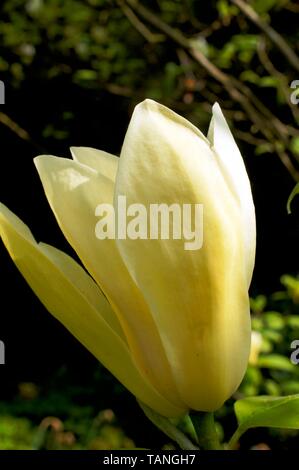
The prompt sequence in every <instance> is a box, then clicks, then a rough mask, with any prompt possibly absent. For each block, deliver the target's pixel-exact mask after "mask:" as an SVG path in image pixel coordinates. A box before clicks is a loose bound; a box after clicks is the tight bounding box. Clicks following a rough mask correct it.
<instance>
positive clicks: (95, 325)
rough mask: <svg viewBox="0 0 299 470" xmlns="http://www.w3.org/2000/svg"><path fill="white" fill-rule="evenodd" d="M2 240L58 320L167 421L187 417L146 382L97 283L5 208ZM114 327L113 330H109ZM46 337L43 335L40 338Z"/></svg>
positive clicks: (0, 219) (0, 228)
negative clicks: (36, 235)
mask: <svg viewBox="0 0 299 470" xmlns="http://www.w3.org/2000/svg"><path fill="white" fill-rule="evenodd" d="M0 235H1V238H2V239H3V242H4V244H5V246H6V248H7V250H8V251H9V253H10V256H11V257H12V259H13V261H14V262H15V264H16V266H17V267H18V269H19V270H20V272H21V273H22V275H23V276H24V277H25V279H26V281H27V282H28V284H29V285H30V287H31V288H32V289H33V291H34V292H35V294H36V295H37V296H38V297H39V299H40V300H41V302H42V303H43V304H44V305H45V307H46V308H47V309H48V310H49V312H50V313H52V315H53V316H54V317H55V318H57V319H58V320H59V321H60V322H61V323H63V325H64V326H65V327H66V328H67V329H68V330H69V331H70V332H71V333H72V334H73V335H74V336H75V337H76V338H77V339H78V340H79V341H80V342H81V343H82V344H84V346H85V347H86V348H87V349H88V350H89V351H90V352H91V353H92V354H93V355H94V356H95V357H96V358H97V359H99V360H100V361H101V362H102V363H103V364H104V365H105V367H107V368H108V369H109V370H110V371H111V372H112V373H113V374H114V375H115V376H116V377H117V378H118V379H119V380H120V382H122V383H123V384H124V385H125V386H126V387H127V388H128V389H129V390H130V391H131V392H132V393H133V394H134V395H135V396H136V397H137V398H138V399H140V400H141V401H143V402H145V403H147V405H148V406H150V407H152V408H153V409H156V411H158V412H160V413H163V414H164V415H167V416H175V415H179V414H182V412H183V410H181V409H177V408H176V407H174V406H173V405H172V404H170V403H169V402H168V401H167V400H165V399H164V398H163V397H162V396H160V395H159V393H158V392H157V391H156V390H155V389H154V388H153V387H152V386H151V385H150V384H149V383H148V382H147V381H146V379H145V378H144V377H142V376H141V375H140V373H139V371H138V369H137V368H136V366H135V364H134V361H133V360H132V358H131V355H130V352H129V350H128V348H127V346H126V344H125V342H124V341H123V340H122V339H121V337H120V336H119V335H118V333H117V332H116V331H115V330H114V329H113V328H111V326H114V325H111V320H110V319H109V317H111V316H113V312H112V310H111V307H110V306H109V304H108V302H107V301H106V299H105V297H104V296H103V295H102V294H101V292H100V290H99V289H98V287H97V286H95V284H94V282H93V281H92V279H91V278H90V277H89V276H88V274H87V273H85V271H84V270H83V269H82V268H81V267H80V266H79V265H77V263H76V262H75V261H74V260H73V259H72V258H70V257H69V256H68V255H66V254H65V253H62V252H61V251H59V250H57V249H56V248H53V247H51V246H49V245H45V244H43V245H38V244H37V243H36V242H35V240H34V238H33V236H32V234H31V232H30V230H29V229H28V227H27V226H26V225H25V224H23V222H22V221H21V220H20V219H18V217H16V216H15V215H14V214H13V213H12V212H11V211H9V209H7V208H6V207H5V206H4V205H2V204H1V205H0ZM109 323H110V325H109ZM40 334H43V332H40Z"/></svg>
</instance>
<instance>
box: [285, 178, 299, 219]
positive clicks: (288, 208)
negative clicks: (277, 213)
mask: <svg viewBox="0 0 299 470" xmlns="http://www.w3.org/2000/svg"><path fill="white" fill-rule="evenodd" d="M297 194H299V183H297V184H296V186H295V188H294V189H293V191H292V192H291V194H290V196H289V199H288V202H287V211H288V214H290V213H291V212H292V211H291V202H292V200H293V199H294V197H295V196H296V195H297Z"/></svg>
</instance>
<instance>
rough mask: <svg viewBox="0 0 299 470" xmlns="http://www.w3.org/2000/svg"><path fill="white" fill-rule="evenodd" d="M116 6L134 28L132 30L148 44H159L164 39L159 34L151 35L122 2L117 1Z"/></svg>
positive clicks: (120, 0)
mask: <svg viewBox="0 0 299 470" xmlns="http://www.w3.org/2000/svg"><path fill="white" fill-rule="evenodd" d="M117 4H118V5H119V7H120V8H121V10H122V11H123V13H124V14H125V15H126V17H127V18H128V20H129V21H130V22H131V24H132V25H133V26H134V28H135V29H136V30H137V31H138V32H139V33H140V34H141V35H142V36H143V37H144V38H145V39H146V40H147V41H148V42H150V43H156V42H161V41H163V39H164V36H163V35H161V34H154V33H152V32H151V31H150V30H149V29H148V28H147V27H146V26H145V24H144V23H142V21H140V19H139V18H138V16H136V15H135V13H134V11H133V10H132V9H131V8H130V7H129V6H128V5H126V4H125V2H124V1H123V0H117Z"/></svg>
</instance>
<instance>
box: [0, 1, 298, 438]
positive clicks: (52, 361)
mask: <svg viewBox="0 0 299 470" xmlns="http://www.w3.org/2000/svg"><path fill="white" fill-rule="evenodd" d="M42 3H43V2H42ZM45 3H46V4H47V8H48V9H50V10H49V11H46V12H44V13H43V8H44V9H45V8H46V7H43V6H41V7H40V9H37V10H34V8H33V9H32V8H31V7H32V5H34V2H27V3H26V2H16V1H8V0H6V1H4V2H2V5H1V7H0V40H1V42H0V58H1V60H0V79H1V80H3V81H4V82H5V85H6V104H5V105H2V106H0V113H1V115H0V143H1V150H0V152H1V173H0V192H1V194H0V200H1V201H2V202H3V203H4V204H6V205H7V206H8V207H9V208H10V209H11V210H12V211H13V212H15V213H16V214H17V215H18V216H19V217H20V218H21V219H22V220H23V221H24V222H25V223H26V224H28V225H29V227H30V228H31V230H32V232H33V234H34V236H35V237H36V239H37V240H42V241H44V242H47V243H50V244H52V245H54V246H57V247H59V248H61V249H63V250H65V251H67V252H68V253H69V254H72V250H71V248H70V247H69V246H68V245H67V243H66V242H65V240H64V238H63V236H62V234H61V233H60V230H59V228H58V226H57V224H56V222H55V220H54V217H53V215H52V213H51V210H50V208H49V206H48V204H47V201H46V198H45V196H44V194H43V190H42V186H41V183H40V181H39V178H38V175H37V172H36V171H35V168H34V165H33V161H32V160H33V158H34V157H35V156H36V155H38V154H42V153H46V154H54V155H59V156H69V147H70V146H71V145H73V146H89V147H95V148H100V149H103V150H106V151H108V152H111V153H115V154H119V153H120V149H121V145H122V141H123V138H124V135H125V132H126V128H127V125H128V122H129V119H130V116H131V113H132V111H133V109H134V106H135V105H136V104H137V103H138V102H139V101H141V100H142V99H144V98H145V97H150V98H154V99H158V100H159V101H160V102H162V103H164V104H166V105H168V106H171V107H172V108H173V109H175V110H176V111H178V112H179V113H181V114H182V115H184V116H186V117H187V118H189V119H190V120H192V122H193V123H194V124H195V125H197V126H198V127H200V128H201V129H202V130H204V131H205V132H206V130H207V126H208V120H209V113H210V106H211V105H212V104H213V101H214V99H213V98H214V97H215V96H216V98H217V100H218V101H219V103H220V104H221V105H222V106H223V108H224V110H228V114H227V116H228V118H229V121H230V123H231V126H232V131H233V133H234V131H235V129H236V130H239V131H240V130H241V131H242V132H243V133H245V134H247V136H248V135H254V136H255V137H256V138H257V139H259V138H260V139H261V138H264V137H262V134H261V130H260V129H255V128H254V127H253V123H252V122H251V119H250V117H249V116H248V115H247V114H246V111H244V110H242V109H241V107H240V104H239V103H236V102H234V101H233V100H232V99H231V97H230V96H229V95H228V93H227V92H226V91H225V90H224V88H223V86H221V84H219V83H217V81H216V80H215V79H214V78H213V77H210V76H209V74H208V73H207V71H205V70H204V69H203V68H202V67H201V66H200V65H199V64H198V63H195V62H194V61H193V58H192V57H191V56H190V55H189V59H188V60H189V61H190V63H189V62H188V67H187V71H186V68H184V66H183V65H182V63H181V62H180V59H179V57H181V56H182V54H181V49H182V50H183V48H181V47H180V46H178V45H177V44H175V43H174V42H173V41H172V39H171V38H169V37H167V36H164V39H163V41H162V42H158V43H157V44H156V43H154V44H152V43H150V42H148V41H147V40H146V39H145V38H144V37H143V36H142V35H141V34H140V33H139V32H138V31H136V27H134V24H132V23H131V22H130V20H129V19H128V17H127V16H126V14H125V11H126V10H124V9H122V8H121V7H120V6H119V2H97V1H93V2H92V1H90V2H78V1H77V2H75V1H69V2H59V1H56V2H55V1H49V2H45ZM63 3H64V5H63ZM123 3H126V2H123ZM141 3H143V5H145V6H146V7H148V8H149V9H150V11H152V12H153V13H154V14H155V15H157V16H159V17H160V18H162V19H164V21H165V23H167V24H169V25H171V26H172V27H174V28H176V29H180V30H181V31H182V32H183V33H184V34H185V35H186V36H187V37H196V38H198V37H201V31H206V29H207V28H209V27H210V25H213V24H214V22H216V21H218V22H219V27H217V28H215V30H212V32H211V33H210V34H208V35H207V36H205V41H207V42H208V43H209V44H210V45H211V51H210V58H211V61H212V62H213V63H214V64H216V65H217V66H218V67H219V68H220V69H222V70H223V71H224V72H225V73H230V74H231V75H232V76H235V77H241V78H240V80H241V82H242V81H244V82H245V83H246V85H247V86H248V87H249V88H250V89H251V91H252V92H253V93H254V94H255V95H256V96H257V97H258V98H259V99H261V100H262V101H263V103H264V104H265V106H266V107H267V108H269V109H271V112H272V113H273V116H278V117H279V119H281V120H282V121H283V122H284V123H286V125H291V126H293V127H294V128H295V129H296V128H297V124H298V123H297V122H295V121H294V117H293V116H291V114H290V106H289V104H288V103H287V102H286V99H285V100H283V99H282V98H281V96H280V95H279V87H280V84H279V82H275V84H274V85H273V83H272V85H271V86H269V87H266V86H264V85H261V83H260V82H259V79H261V78H262V77H268V76H269V73H268V72H267V70H265V68H264V67H263V64H261V63H259V58H258V56H257V54H256V51H255V50H252V47H251V48H250V47H249V45H247V46H246V47H247V48H246V47H245V48H244V46H240V45H239V46H238V45H235V42H236V41H235V39H234V38H235V36H237V35H241V36H242V35H243V36H244V38H246V37H247V39H248V44H249V43H250V41H252V38H253V37H254V38H255V39H256V41H259V40H264V36H263V34H262V33H261V31H260V30H259V28H257V27H256V26H254V25H252V23H251V22H250V21H249V20H248V18H246V16H244V15H242V14H241V13H240V11H238V10H235V9H233V10H232V9H231V8H232V6H231V4H230V2H225V1H223V2H211V4H209V5H208V4H207V3H203V2H195V1H194V2H186V4H185V2H181V3H182V4H184V5H185V6H184V7H182V4H180V2H172V3H173V6H172V7H171V6H170V5H169V4H170V3H171V2H162V1H161V2H141ZM253 3H254V5H253V6H254V7H255V8H256V10H257V11H259V14H260V15H261V18H262V19H263V20H264V21H266V22H268V23H270V24H271V25H273V27H275V28H277V29H278V30H279V33H280V34H281V35H282V36H283V37H285V38H286V39H287V40H288V41H289V43H290V44H291V47H292V48H293V49H294V50H296V49H297V52H298V27H297V25H298V17H297V16H296V13H298V11H297V10H296V4H295V2H294V3H293V2H284V3H285V5H284V6H282V2H278V1H277V2H274V1H273V2H270V3H269V2H268V6H266V3H267V2H266V3H265V2H262V1H260V2H253ZM24 4H26V5H25V7H24ZM270 4H271V6H270V7H269V5H270ZM28 5H29V6H30V5H31V7H30V8H31V9H30V8H29V7H28ZM186 5H187V6H186ZM51 6H52V10H51ZM187 7H188V8H187ZM288 7H289V8H288ZM225 8H226V10H225ZM234 8H236V7H234ZM85 9H90V10H92V11H91V12H89V13H88V12H86V13H82V12H83V11H84V12H85ZM75 11H76V12H77V17H76V15H75V13H74V12H75ZM86 11H87V10H86ZM223 11H224V13H223ZM49 12H50V13H51V12H52V13H51V14H52V17H51V15H50V14H49ZM80 12H81V16H80ZM225 12H226V13H225ZM49 15H50V16H49ZM96 15H97V16H96ZM105 15H106V16H105ZM137 16H138V15H137ZM283 18H284V19H285V20H284V21H282V19H283ZM140 21H142V22H143V21H144V23H145V24H146V28H148V29H149V30H150V31H151V32H152V34H161V31H159V30H157V28H156V29H155V28H154V27H153V25H151V24H150V23H147V22H146V21H145V20H144V19H142V18H141V19H140ZM133 23H134V22H133ZM99 24H100V25H101V30H100V31H98V33H97V34H98V35H99V36H101V34H102V36H103V37H104V38H103V39H102V40H101V39H97V36H96V34H95V33H94V29H95V28H96V26H97V25H99ZM54 26H55V28H54ZM135 26H136V25H135ZM67 28H73V30H72V31H71V32H69V31H68V29H67ZM53 30H54V31H53ZM107 31H108V32H107ZM105 33H106V34H107V35H108V37H107V38H105ZM162 34H163V32H162ZM205 34H206V33H205ZM89 35H90V36H91V37H92V38H93V39H91V40H89V41H88V40H86V44H87V46H86V48H87V51H85V53H84V54H82V52H80V49H78V47H77V46H78V43H80V41H81V39H82V37H83V36H84V37H85V36H86V37H87V38H88V37H89ZM248 36H249V38H248ZM265 40H266V41H267V50H268V53H269V55H270V57H271V60H272V61H273V62H274V64H275V67H276V68H277V69H279V70H280V71H281V72H282V73H283V74H284V77H285V80H286V83H290V81H291V80H292V79H294V78H296V77H297V78H299V72H298V71H297V72H296V71H294V69H293V68H292V67H291V66H290V64H289V63H288V62H287V60H286V58H285V57H284V56H283V55H281V54H280V53H279V51H277V48H276V47H275V45H273V44H271V43H270V42H269V41H268V39H267V38H266V39H265ZM101 41H102V42H101ZM234 41H235V42H234ZM113 44H114V46H115V50H116V52H113V51H112V52H109V47H112V45H113ZM120 44H121V46H122V47H124V50H123V48H122V47H121V48H120V50H118V46H119V45H120ZM230 44H234V47H235V52H234V54H233V55H232V57H231V58H230V59H229V60H228V59H227V58H226V59H225V57H227V53H226V55H225V47H226V49H229V47H228V46H229V45H230ZM24 45H25V46H27V48H28V45H31V46H32V47H34V50H35V52H34V55H33V56H30V54H29V58H28V57H27V56H26V54H25V55H24V50H25V52H26V47H25V46H24ZM238 47H239V49H238ZM242 47H243V49H244V50H245V52H246V51H247V53H248V55H247V59H246V54H245V56H244V50H243V49H242ZM253 49H254V48H253ZM97 50H98V51H99V52H97ZM78 51H79V52H78ZM107 51H108V52H107ZM248 51H250V53H249V52H248ZM242 53H243V56H244V57H245V58H244V57H243V56H242ZM186 54H187V55H188V51H187V52H186ZM183 57H184V55H183ZM225 60H226V61H227V62H225ZM105 63H106V65H107V64H108V65H107V66H106V68H105V67H104V65H105ZM5 64H6V65H5ZM15 64H17V65H18V66H16V65H15ZM111 64H112V65H111ZM110 66H111V67H110ZM175 66H177V69H175ZM55 67H56V69H55ZM109 67H110V68H111V70H110V69H109V71H108V72H107V71H106V69H107V68H109ZM54 69H55V70H56V72H53V70H54ZM248 70H251V71H252V72H254V73H256V74H257V76H258V77H259V78H256V77H255V80H256V82H254V83H252V82H248V81H246V80H245V79H244V80H243V78H242V77H244V71H248ZM78 71H81V75H80V74H78ZM82 71H83V72H82ZM84 71H85V75H84ZM86 71H87V72H86ZM88 71H89V75H88ZM92 72H95V75H93V74H92ZM191 72H192V73H191ZM242 73H243V75H242ZM296 73H297V75H296ZM78 77H79V78H78ZM188 80H189V81H188ZM192 80H193V82H192ZM252 80H253V79H252ZM191 82H192V83H191ZM293 106H295V105H293ZM297 107H298V109H299V104H298V105H297ZM240 112H243V114H244V115H243V120H241V121H239V120H238V113H239V114H240ZM3 116H4V117H3ZM264 120H266V118H265V117H264ZM24 131H25V132H26V134H24ZM288 138H289V139H290V140H289V142H288V143H285V144H284V145H285V147H284V151H285V152H286V153H287V154H288V156H289V158H290V159H292V161H293V163H294V166H295V168H297V167H298V165H297V153H296V151H294V148H295V150H296V145H297V144H298V140H296V139H299V137H298V136H296V135H293V136H291V135H290V136H288ZM275 139H276V140H279V139H278V137H277V136H276V137H275V138H274V137H273V141H272V142H271V140H270V147H269V148H268V150H267V151H261V152H257V147H258V145H256V144H255V143H249V142H245V141H244V140H242V139H239V138H238V137H236V140H237V142H238V144H239V146H240V149H241V151H242V154H243V156H244V159H245V163H246V166H247V169H248V173H249V177H250V180H251V184H252V191H253V196H254V201H255V205H256V213H257V234H258V237H257V258H256V267H255V272H254V277H253V282H252V286H251V295H252V296H253V297H255V296H256V295H258V294H266V295H269V294H270V293H272V292H274V291H276V290H278V289H280V277H281V275H282V274H285V273H289V274H293V275H296V274H297V273H298V266H299V256H298V253H299V252H298V235H299V217H298V215H299V210H298V206H299V205H298V204H297V201H294V203H293V213H292V215H287V212H286V202H287V199H288V196H289V194H290V192H291V190H292V189H293V187H294V184H295V180H296V177H295V178H294V174H292V175H291V174H290V172H289V171H288V170H287V169H286V168H285V166H284V165H283V163H282V161H281V158H280V157H279V155H277V153H276V152H275V149H274V147H272V148H271V145H273V142H274V140H275ZM294 142H295V143H294ZM296 142H297V143H296ZM261 147H262V145H261ZM260 150H261V149H260ZM257 153H258V154H257ZM145 184H146V182H145ZM199 184H200V182H199ZM0 257H1V260H0V266H1V270H0V272H1V314H0V315H1V316H0V339H1V340H3V341H4V342H5V344H6V365H5V366H1V371H0V372H1V388H0V397H1V398H2V399H4V400H9V399H10V398H11V397H15V396H16V395H17V393H18V384H19V383H20V382H33V383H38V384H39V386H40V387H41V388H43V390H44V391H47V390H48V389H51V388H53V384H55V385H57V386H58V387H59V386H61V387H64V386H65V382H68V383H71V384H73V386H82V385H84V386H85V389H84V390H85V391H84V390H83V391H82V390H81V392H80V394H79V395H80V396H81V399H82V402H83V403H86V401H90V403H96V402H97V403H98V406H99V407H100V408H101V409H104V408H112V409H113V410H114V411H115V412H116V414H117V416H118V419H119V420H120V421H121V423H123V425H124V426H125V428H126V430H127V431H128V432H129V434H130V436H133V439H137V440H138V429H136V428H135V421H136V420H141V422H142V423H143V430H144V432H145V433H146V436H147V440H148V441H150V444H151V441H152V442H154V443H155V444H156V445H158V444H159V442H160V441H159V439H160V437H159V433H156V434H154V437H153V433H152V428H151V426H150V425H145V419H144V418H143V417H142V413H141V411H139V409H138V407H137V406H136V404H135V402H134V399H133V398H131V397H129V395H128V394H127V393H123V391H122V387H120V386H119V385H117V384H116V383H115V381H114V379H113V378H112V377H111V376H110V374H109V373H108V372H105V371H104V370H103V368H99V366H98V365H97V363H96V361H95V360H94V359H93V358H92V357H91V356H90V354H89V353H88V352H86V351H85V350H84V349H83V347H82V346H81V345H80V344H78V343H77V342H76V341H75V340H74V339H73V338H72V337H71V336H70V334H68V332H66V331H65V330H64V329H63V328H62V327H61V325H59V324H58V323H57V322H56V321H55V320H54V319H53V318H52V317H51V316H50V315H49V314H48V313H47V312H46V311H45V309H44V308H43V307H42V305H41V304H40V303H39V301H38V299H37V298H35V296H34V295H33V294H32V292H31V291H30V289H29V287H28V286H27V285H26V283H25V282H24V280H23V279H22V277H21V276H20V275H19V274H18V272H17V270H16V268H15V267H14V265H13V263H12V262H11V260H10V258H9V256H8V254H7V253H6V251H5V250H4V249H2V248H1V251H0ZM98 370H100V374H101V379H99V380H98V381H95V380H94V376H95V374H96V373H98ZM59 384H61V385H59ZM92 384H96V385H92ZM103 384H105V386H104V385H103ZM88 387H90V388H88ZM103 388H105V391H104V392H103ZM91 390H92V391H91ZM45 393H47V392H45ZM120 395H121V397H122V401H121V403H120V400H119V396H120ZM132 416H134V419H133V420H132V419H131V417H132ZM134 429H135V430H134ZM157 443H158V444H157ZM143 444H144V443H143ZM150 444H147V445H150Z"/></svg>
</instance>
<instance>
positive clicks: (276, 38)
mask: <svg viewBox="0 0 299 470" xmlns="http://www.w3.org/2000/svg"><path fill="white" fill-rule="evenodd" d="M230 1H231V2H232V3H233V4H234V5H237V7H238V8H240V10H241V11H242V12H243V13H244V15H245V16H247V18H249V19H250V21H252V22H253V23H254V24H255V25H256V26H257V27H258V28H259V29H261V30H262V31H263V32H264V33H265V34H266V36H268V38H269V39H271V41H272V42H273V43H274V44H275V45H276V47H277V48H278V49H279V50H280V52H281V53H282V54H283V55H284V57H285V58H286V59H287V61H288V62H289V63H290V64H291V65H292V66H293V67H294V69H295V70H296V71H297V72H299V58H298V56H297V55H296V54H295V52H294V51H293V50H292V49H291V47H290V46H289V44H288V43H287V42H286V40H285V39H284V38H283V37H282V36H281V35H280V34H279V33H278V32H277V31H275V29H273V28H272V26H270V25H269V24H267V23H266V22H265V21H263V20H262V19H261V18H260V17H259V15H258V14H257V12H256V11H255V10H254V9H253V8H252V7H251V6H250V5H248V4H247V3H245V2H244V1H243V0H230Z"/></svg>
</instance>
